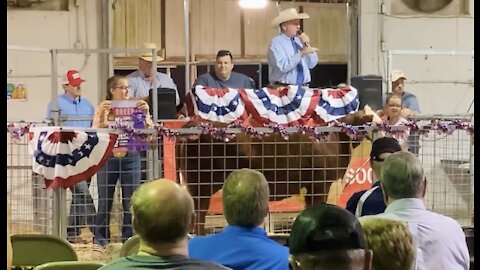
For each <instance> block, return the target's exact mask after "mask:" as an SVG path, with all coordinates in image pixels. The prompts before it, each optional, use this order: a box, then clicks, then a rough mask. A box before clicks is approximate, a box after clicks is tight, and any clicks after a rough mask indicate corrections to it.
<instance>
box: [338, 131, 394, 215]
mask: <svg viewBox="0 0 480 270" xmlns="http://www.w3.org/2000/svg"><path fill="white" fill-rule="evenodd" d="M398 151H402V147H401V146H400V144H399V143H398V141H397V140H396V139H395V138H389V137H382V138H378V139H376V140H375V141H374V142H373V143H372V150H371V151H370V167H371V168H372V170H373V177H374V180H373V186H372V188H370V189H368V190H362V191H359V192H356V193H354V194H353V195H352V197H350V199H349V200H348V202H347V206H346V209H347V210H348V211H350V212H351V213H352V214H354V215H355V216H357V217H361V216H367V215H376V214H380V213H383V211H385V208H387V206H386V205H385V202H384V200H383V193H382V187H381V186H380V179H379V177H380V172H381V169H382V166H383V161H384V160H385V158H386V157H387V156H388V155H390V154H392V153H395V152H398Z"/></svg>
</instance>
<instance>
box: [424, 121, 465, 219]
mask: <svg viewBox="0 0 480 270" xmlns="http://www.w3.org/2000/svg"><path fill="white" fill-rule="evenodd" d="M421 144H422V147H421V150H420V156H419V157H420V159H421V160H422V163H423V168H424V170H425V176H426V178H427V194H426V196H425V199H424V200H425V203H426V205H427V208H429V209H430V210H432V211H434V212H437V213H440V214H444V215H447V216H449V217H452V218H454V219H456V220H457V221H458V222H459V223H460V224H461V225H462V226H473V200H474V192H473V175H474V170H473V160H474V156H473V137H472V136H470V135H468V134H467V132H466V131H464V130H456V131H454V132H453V133H452V134H451V135H445V134H442V135H438V134H437V133H435V131H431V132H430V133H429V136H428V137H426V138H422V140H421Z"/></svg>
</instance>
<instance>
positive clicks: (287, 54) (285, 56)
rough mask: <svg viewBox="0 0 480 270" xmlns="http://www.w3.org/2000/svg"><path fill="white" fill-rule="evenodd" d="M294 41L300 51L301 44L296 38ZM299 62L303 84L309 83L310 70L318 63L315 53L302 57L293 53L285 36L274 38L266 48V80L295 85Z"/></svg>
mask: <svg viewBox="0 0 480 270" xmlns="http://www.w3.org/2000/svg"><path fill="white" fill-rule="evenodd" d="M294 39H295V43H297V45H298V46H299V48H300V50H301V49H302V48H303V44H302V42H301V41H300V39H299V38H298V37H295V38H294ZM300 61H301V62H302V66H303V74H304V78H303V83H309V82H310V81H311V76H310V69H312V68H314V67H315V66H316V65H317V63H318V56H317V52H313V53H309V54H308V55H305V56H303V57H302V56H301V54H300V52H297V53H295V49H294V48H293V46H292V41H291V40H290V38H289V37H287V36H286V35H285V34H280V35H278V36H276V37H274V38H273V39H272V41H271V42H270V47H269V48H268V78H269V81H270V83H274V82H281V83H286V84H296V82H297V64H298V63H300Z"/></svg>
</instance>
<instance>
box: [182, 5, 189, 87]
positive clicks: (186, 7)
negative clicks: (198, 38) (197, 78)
mask: <svg viewBox="0 0 480 270" xmlns="http://www.w3.org/2000/svg"><path fill="white" fill-rule="evenodd" d="M189 7H190V5H189V0H183V11H184V24H185V94H187V93H188V92H190V25H189V21H190V20H189V13H190V12H189Z"/></svg>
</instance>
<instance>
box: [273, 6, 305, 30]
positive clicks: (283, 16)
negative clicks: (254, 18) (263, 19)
mask: <svg viewBox="0 0 480 270" xmlns="http://www.w3.org/2000/svg"><path fill="white" fill-rule="evenodd" d="M309 18H310V16H308V14H307V13H298V11H297V9H295V8H287V9H285V10H282V11H280V14H278V16H277V17H275V19H273V20H272V23H271V25H272V27H277V26H279V25H280V24H281V23H283V22H287V21H291V20H297V19H309Z"/></svg>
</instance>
